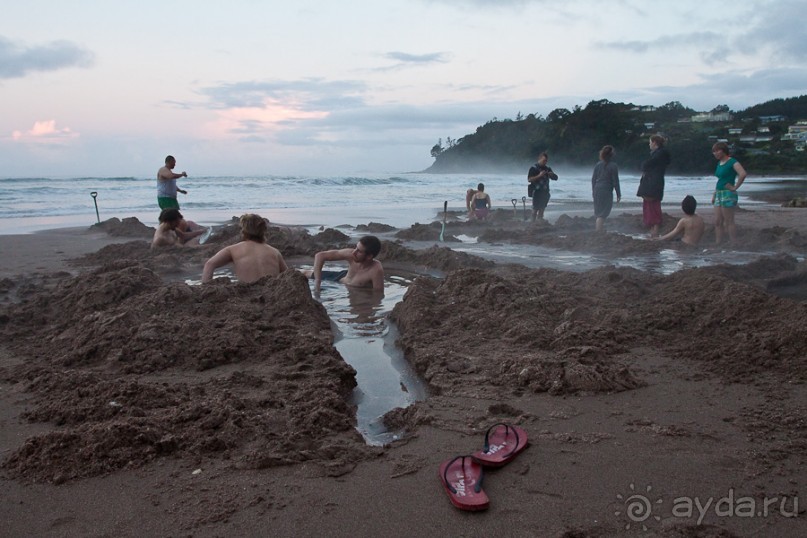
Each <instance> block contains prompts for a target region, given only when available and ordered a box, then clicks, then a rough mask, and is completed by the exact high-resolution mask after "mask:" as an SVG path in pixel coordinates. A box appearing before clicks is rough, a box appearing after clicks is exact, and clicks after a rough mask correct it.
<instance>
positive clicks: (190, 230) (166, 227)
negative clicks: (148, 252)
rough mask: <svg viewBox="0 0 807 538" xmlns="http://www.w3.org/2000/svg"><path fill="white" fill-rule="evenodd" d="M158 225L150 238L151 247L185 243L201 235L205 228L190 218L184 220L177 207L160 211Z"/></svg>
mask: <svg viewBox="0 0 807 538" xmlns="http://www.w3.org/2000/svg"><path fill="white" fill-rule="evenodd" d="M158 220H159V223H160V224H159V225H158V226H157V230H155V232H154V237H153V238H152V240H151V248H154V247H169V246H172V245H185V244H187V243H188V242H189V241H190V240H191V239H193V238H195V237H199V236H200V235H203V234H204V233H205V232H206V231H208V229H207V228H205V227H204V226H199V225H198V224H196V223H195V222H193V221H192V220H185V218H184V217H183V216H182V213H180V212H179V209H177V208H175V207H169V208H167V209H163V210H162V211H160V216H159V218H158ZM194 244H195V243H194Z"/></svg>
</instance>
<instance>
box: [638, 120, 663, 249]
mask: <svg viewBox="0 0 807 538" xmlns="http://www.w3.org/2000/svg"><path fill="white" fill-rule="evenodd" d="M664 142H665V140H664V137H663V136H661V135H653V136H651V137H650V158H649V159H647V160H646V161H645V162H643V163H642V179H641V180H639V190H638V191H637V192H636V196H641V197H642V199H643V200H644V202H643V203H642V221H643V222H644V225H645V226H646V227H648V228H650V237H658V228H659V224H661V200H662V198H664V171H665V170H666V169H667V166H668V165H669V164H670V160H671V159H670V152H669V151H667V148H665V147H664Z"/></svg>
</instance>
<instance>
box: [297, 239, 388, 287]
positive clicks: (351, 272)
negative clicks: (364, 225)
mask: <svg viewBox="0 0 807 538" xmlns="http://www.w3.org/2000/svg"><path fill="white" fill-rule="evenodd" d="M379 252H381V241H379V240H378V238H377V237H375V236H374V235H365V236H364V237H362V238H361V239H359V242H358V243H356V248H343V249H338V250H324V251H322V252H317V254H316V255H315V256H314V270H313V271H304V272H303V273H304V274H305V275H306V276H307V277H309V278H313V279H314V281H315V283H316V284H315V285H316V289H317V290H319V287H320V284H321V283H322V279H323V278H325V280H334V281H336V282H340V283H342V284H345V285H347V286H355V287H359V288H373V289H374V290H383V289H384V268H383V267H382V266H381V262H380V261H378V260H376V259H375V257H376V256H378V253H379ZM336 261H346V262H348V268H347V270H346V271H325V272H323V271H322V266H323V265H325V262H336Z"/></svg>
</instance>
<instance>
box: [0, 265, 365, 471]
mask: <svg viewBox="0 0 807 538" xmlns="http://www.w3.org/2000/svg"><path fill="white" fill-rule="evenodd" d="M2 319H3V323H2V327H1V328H0V330H1V331H2V334H3V337H4V339H5V340H6V341H7V342H8V345H9V346H10V348H11V349H12V350H13V351H14V352H15V353H18V354H19V355H20V356H24V357H26V359H25V361H24V362H23V363H22V364H20V365H19V366H17V367H15V368H9V369H6V370H5V371H3V372H2V375H3V379H4V380H5V381H6V382H11V383H24V384H25V385H26V387H27V390H29V391H30V392H31V393H32V394H33V395H34V405H33V407H32V409H31V410H30V411H29V412H28V413H26V418H27V419H29V420H32V421H41V422H51V423H55V424H57V425H60V426H61V428H60V429H59V430H58V431H54V432H52V433H48V434H45V435H40V436H35V437H33V438H29V439H28V440H26V441H25V442H24V443H23V444H22V446H21V447H20V448H19V449H18V450H16V451H15V452H14V453H13V454H12V455H11V456H10V457H9V458H8V459H7V460H6V461H5V462H4V464H3V465H4V467H5V468H6V469H7V470H9V471H10V472H11V473H12V474H13V475H15V476H18V477H21V478H25V479H30V480H34V481H54V482H60V481H64V480H68V479H71V478H78V477H87V476H93V475H96V474H100V473H105V472H109V471H111V470H115V469H120V468H124V467H126V468H129V467H137V466H140V465H143V464H145V463H146V462H148V461H151V460H154V459H155V458H159V457H165V456H173V457H186V458H187V457H190V458H196V459H199V458H204V457H216V458H226V459H229V460H232V461H233V464H234V465H236V466H239V467H265V466H272V465H280V464H287V463H293V462H300V461H316V462H320V463H322V464H323V465H325V466H326V467H328V468H329V469H332V470H333V472H336V473H339V472H342V470H341V469H342V468H343V467H344V466H345V465H348V466H350V465H353V464H355V461H357V460H358V459H361V458H362V457H363V455H364V454H366V453H367V452H368V449H367V448H366V447H365V446H364V443H363V440H362V439H361V438H360V436H359V435H358V433H356V432H355V430H354V429H353V427H354V425H355V418H354V413H355V411H354V409H352V408H351V407H350V406H349V405H348V404H347V403H346V402H347V398H348V396H349V394H350V392H351V390H352V389H353V387H354V386H355V377H354V374H355V372H354V371H353V369H352V368H351V367H350V366H348V365H347V364H346V363H345V362H344V361H343V360H342V358H341V357H340V356H339V354H338V353H337V351H336V350H335V349H334V348H333V346H332V339H333V336H332V334H331V331H330V321H329V319H328V316H327V314H326V313H325V310H324V308H323V307H322V305H321V304H319V303H318V302H316V301H314V300H313V299H312V298H311V295H310V292H309V288H308V283H307V281H306V279H305V278H304V277H303V276H302V275H300V274H298V273H297V272H289V273H286V274H284V275H283V276H281V277H279V278H277V279H269V278H267V279H265V280H262V281H261V282H259V283H257V284H256V285H253V286H243V285H226V284H218V283H217V284H214V285H211V286H204V287H191V286H187V285H185V284H182V283H173V284H171V283H169V284H165V283H163V282H162V281H161V279H160V278H159V277H158V276H157V275H156V274H155V273H154V272H153V271H151V270H149V269H146V268H145V267H143V266H140V265H127V264H126V263H125V262H119V263H118V264H113V265H108V266H104V267H102V268H100V269H98V270H95V271H92V272H90V273H87V274H84V275H81V276H79V277H77V278H72V279H65V280H64V281H63V282H61V283H60V285H58V286H57V287H56V289H55V290H53V291H52V292H50V291H46V292H43V293H40V294H31V295H30V296H29V298H28V300H27V301H25V302H23V303H22V304H19V305H13V306H11V307H10V308H9V309H8V310H7V311H6V312H5V313H4V316H3V318H2ZM202 371H204V372H205V373H201V372H202ZM337 447H338V448H337Z"/></svg>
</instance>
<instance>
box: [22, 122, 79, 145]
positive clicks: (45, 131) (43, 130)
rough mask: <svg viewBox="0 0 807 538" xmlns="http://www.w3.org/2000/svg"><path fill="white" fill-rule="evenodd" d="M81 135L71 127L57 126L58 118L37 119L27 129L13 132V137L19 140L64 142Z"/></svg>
mask: <svg viewBox="0 0 807 538" xmlns="http://www.w3.org/2000/svg"><path fill="white" fill-rule="evenodd" d="M79 136H80V135H79V133H76V132H74V131H72V130H71V129H70V127H62V128H57V127H56V120H43V121H36V122H34V126H33V127H32V128H30V129H28V130H27V131H14V132H13V133H11V138H12V139H14V140H16V141H19V142H44V143H64V142H66V141H68V140H70V139H73V138H78V137H79Z"/></svg>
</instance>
